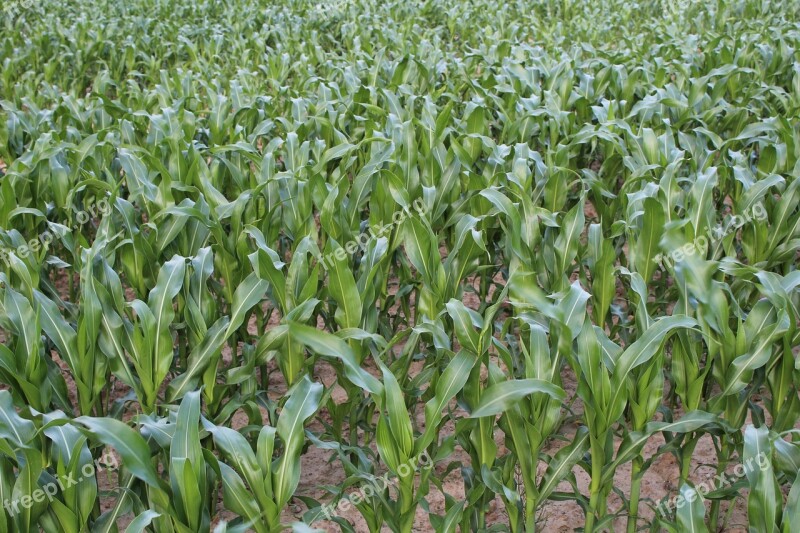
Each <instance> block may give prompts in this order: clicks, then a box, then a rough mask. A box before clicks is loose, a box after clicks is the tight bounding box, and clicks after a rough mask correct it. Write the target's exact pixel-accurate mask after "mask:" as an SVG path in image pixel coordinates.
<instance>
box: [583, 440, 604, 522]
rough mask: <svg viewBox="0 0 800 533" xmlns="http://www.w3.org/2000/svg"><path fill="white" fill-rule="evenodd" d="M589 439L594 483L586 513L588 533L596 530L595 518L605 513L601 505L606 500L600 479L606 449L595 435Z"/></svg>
mask: <svg viewBox="0 0 800 533" xmlns="http://www.w3.org/2000/svg"><path fill="white" fill-rule="evenodd" d="M589 439H590V441H591V457H592V484H591V486H590V491H591V496H590V498H589V512H588V513H586V525H585V527H584V531H586V532H587V533H591V532H592V531H594V523H595V518H597V517H600V516H602V514H605V513H602V514H600V506H601V504H603V501H602V500H604V498H602V494H601V492H602V490H601V487H600V481H601V479H602V477H603V462H604V459H605V451H604V450H603V446H602V445H601V444H600V442H599V441H598V440H597V439H596V438H595V437H589Z"/></svg>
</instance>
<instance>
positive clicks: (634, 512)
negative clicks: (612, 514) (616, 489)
mask: <svg viewBox="0 0 800 533" xmlns="http://www.w3.org/2000/svg"><path fill="white" fill-rule="evenodd" d="M643 462H644V461H643V460H642V458H641V457H635V458H634V459H633V461H632V462H631V499H630V502H628V529H627V533H635V531H636V522H637V520H638V514H639V490H640V488H641V484H642V476H641V474H640V472H641V470H642V464H643Z"/></svg>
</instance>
